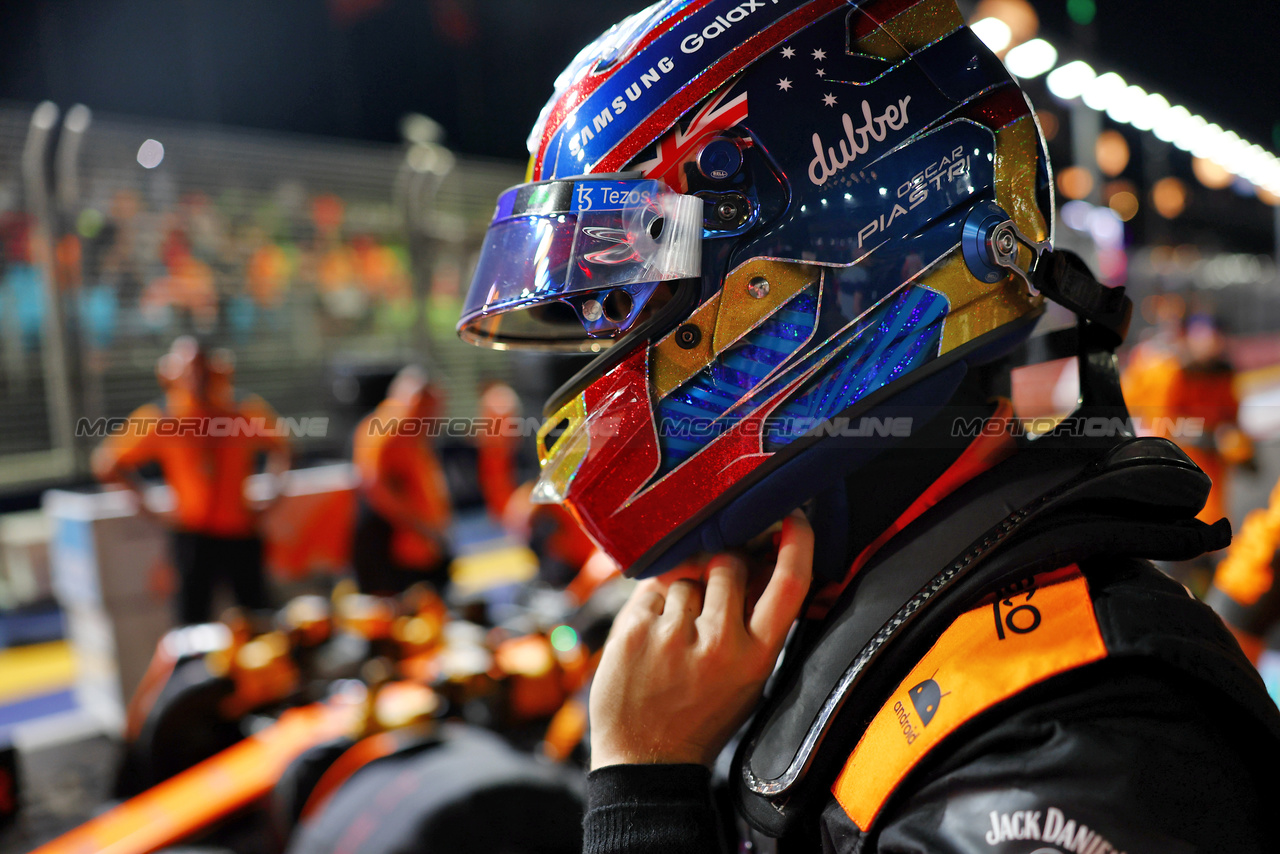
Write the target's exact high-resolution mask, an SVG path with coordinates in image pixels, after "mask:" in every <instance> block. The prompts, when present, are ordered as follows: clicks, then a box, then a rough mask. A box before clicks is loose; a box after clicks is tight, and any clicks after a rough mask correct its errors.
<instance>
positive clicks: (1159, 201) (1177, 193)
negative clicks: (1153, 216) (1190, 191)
mask: <svg viewBox="0 0 1280 854" xmlns="http://www.w3.org/2000/svg"><path fill="white" fill-rule="evenodd" d="M1151 204H1153V205H1154V206H1155V209H1156V213H1158V214H1160V216H1162V217H1164V218H1165V219H1177V218H1178V217H1179V216H1181V215H1182V212H1183V211H1184V210H1186V207H1187V186H1186V184H1183V183H1182V182H1181V181H1179V180H1178V179H1177V178H1174V177H1172V176H1169V177H1167V178H1161V179H1160V180H1159V181H1156V183H1155V186H1154V187H1152V188H1151Z"/></svg>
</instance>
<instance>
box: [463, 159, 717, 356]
mask: <svg viewBox="0 0 1280 854" xmlns="http://www.w3.org/2000/svg"><path fill="white" fill-rule="evenodd" d="M702 218H703V202H702V200H701V199H699V198H697V197H696V196H686V195H682V194H680V193H677V192H675V191H674V190H672V189H670V188H669V187H667V185H666V184H664V183H662V182H661V181H652V180H645V179H637V180H616V179H600V178H595V179H593V178H589V177H587V178H575V179H573V180H565V181H539V182H537V183H533V184H521V185H519V186H517V187H512V188H511V189H510V190H507V191H506V192H505V193H503V194H502V195H501V196H500V197H499V199H498V207H497V210H496V211H495V212H494V216H493V222H491V223H490V224H489V231H488V233H487V234H486V235H485V242H484V247H483V248H482V249H481V251H480V258H479V261H478V262H477V264H476V272H475V275H474V277H473V278H472V281H471V288H470V290H469V291H468V292H467V298H466V301H465V302H464V303H463V307H462V319H461V320H460V321H459V323H458V334H459V335H461V336H462V338H463V339H465V340H467V341H471V342H472V343H475V344H482V345H485V346H490V347H497V348H508V347H526V348H536V349H543V350H548V349H549V350H567V351H586V352H593V351H598V350H600V349H602V347H603V346H606V345H608V344H609V343H611V342H612V340H613V339H614V338H616V337H619V336H621V335H622V334H623V333H625V332H626V331H627V330H629V329H631V328H632V327H633V326H635V325H636V323H637V322H638V321H639V320H640V319H641V318H642V317H643V316H645V308H646V304H647V303H648V302H649V300H650V298H651V297H652V296H653V295H654V293H655V292H656V291H657V290H658V289H659V285H660V283H662V282H666V281H671V280H675V279H687V278H694V277H697V276H698V275H699V273H700V270H701V258H702Z"/></svg>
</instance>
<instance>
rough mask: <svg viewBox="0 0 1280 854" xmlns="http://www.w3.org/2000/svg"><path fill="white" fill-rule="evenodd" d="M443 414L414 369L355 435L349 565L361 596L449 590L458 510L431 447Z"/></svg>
mask: <svg viewBox="0 0 1280 854" xmlns="http://www.w3.org/2000/svg"><path fill="white" fill-rule="evenodd" d="M438 406H439V399H438V397H437V395H436V392H435V390H434V389H433V388H432V386H431V385H430V383H429V382H428V381H427V376H426V374H425V373H424V372H423V371H422V370H421V369H419V368H416V367H408V368H405V369H404V370H402V371H401V372H400V373H399V374H397V375H396V378H395V379H394V380H393V381H392V383H391V388H390V390H389V391H388V394H387V399H386V400H384V401H383V402H382V403H381V404H379V405H378V408H377V409H375V410H374V411H373V412H372V413H370V414H369V415H368V416H367V417H366V418H365V419H364V420H363V421H361V422H360V425H359V426H358V427H357V428H356V433H355V437H354V442H353V458H354V462H355V466H356V471H357V473H358V474H359V477H360V485H359V496H358V500H357V510H356V526H355V536H354V539H353V542H352V556H351V563H352V567H353V568H354V570H355V575H356V582H357V583H358V584H359V585H360V589H361V591H362V592H365V593H378V594H394V593H399V592H401V591H403V590H405V589H407V588H408V587H409V586H410V585H412V584H414V583H415V582H418V581H429V582H431V583H432V584H434V585H435V586H436V588H437V589H439V590H443V589H444V588H445V587H446V586H447V585H448V582H449V562H450V560H451V558H452V555H451V550H450V548H449V543H448V529H449V523H450V522H451V520H452V508H451V506H450V501H449V489H448V486H447V484H446V482H445V477H444V471H443V469H442V468H441V467H440V462H439V460H437V459H436V455H435V453H434V452H433V451H432V449H431V446H430V444H429V440H428V437H429V435H430V433H431V430H430V429H429V425H430V419H431V418H432V417H433V416H434V415H435V414H436V411H437V408H438Z"/></svg>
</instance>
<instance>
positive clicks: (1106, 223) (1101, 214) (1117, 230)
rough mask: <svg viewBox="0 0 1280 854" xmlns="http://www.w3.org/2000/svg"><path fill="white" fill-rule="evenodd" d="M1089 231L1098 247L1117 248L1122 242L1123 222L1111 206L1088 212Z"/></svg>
mask: <svg viewBox="0 0 1280 854" xmlns="http://www.w3.org/2000/svg"><path fill="white" fill-rule="evenodd" d="M1089 233H1090V234H1091V235H1093V239H1094V240H1095V241H1096V242H1097V244H1098V247H1099V248H1100V249H1119V248H1120V247H1121V245H1122V244H1123V243H1124V223H1123V222H1121V221H1120V217H1119V216H1117V215H1116V212H1115V211H1113V210H1112V209H1111V208H1094V209H1093V210H1091V211H1090V212H1089Z"/></svg>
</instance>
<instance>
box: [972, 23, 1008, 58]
mask: <svg viewBox="0 0 1280 854" xmlns="http://www.w3.org/2000/svg"><path fill="white" fill-rule="evenodd" d="M969 28H970V29H971V30H973V33H974V35H976V36H977V37H978V38H980V39H982V43H983V44H985V45H986V46H987V47H989V48H991V49H992V50H993V51H995V52H996V53H999V52H1000V51H1002V50H1004V49H1005V48H1007V47H1008V46H1009V44H1010V43H1011V42H1012V41H1013V30H1012V29H1010V28H1009V25H1008V24H1006V23H1005V22H1004V21H1002V20H1000V19H999V18H983V19H982V20H981V21H974V22H973V23H972V24H970V25H969Z"/></svg>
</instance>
